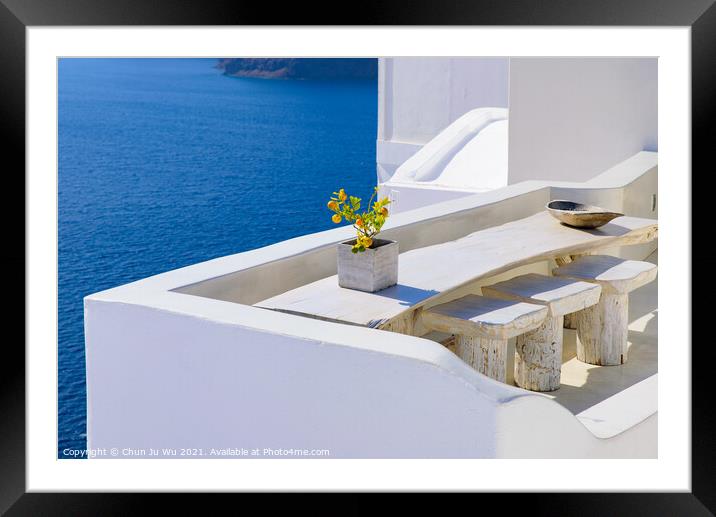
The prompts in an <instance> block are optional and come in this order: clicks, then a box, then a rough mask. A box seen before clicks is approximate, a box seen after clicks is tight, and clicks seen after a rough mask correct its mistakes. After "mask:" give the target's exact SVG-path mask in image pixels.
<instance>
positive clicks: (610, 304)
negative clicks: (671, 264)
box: [553, 255, 657, 366]
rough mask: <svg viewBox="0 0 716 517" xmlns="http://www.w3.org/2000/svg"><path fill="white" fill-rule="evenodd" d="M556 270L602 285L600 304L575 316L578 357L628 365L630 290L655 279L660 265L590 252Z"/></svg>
mask: <svg viewBox="0 0 716 517" xmlns="http://www.w3.org/2000/svg"><path fill="white" fill-rule="evenodd" d="M553 273H554V274H555V275H556V276H560V277H567V278H574V279H580V280H588V281H590V282H596V283H598V284H599V285H601V286H602V296H601V299H600V301H599V303H598V304H597V305H594V306H592V307H589V308H587V309H584V310H582V311H579V312H577V313H575V315H574V318H573V319H574V322H575V326H576V328H577V359H579V360H580V361H582V362H585V363H589V364H597V365H602V366H609V365H619V364H624V363H625V362H626V361H627V346H628V343H627V336H628V326H629V292H630V291H633V290H634V289H637V288H639V287H641V286H642V285H644V284H647V283H649V282H651V281H652V280H654V279H655V278H656V274H657V266H656V265H655V264H652V263H650V262H642V261H638V260H624V259H621V258H618V257H611V256H608V255H588V256H584V257H579V258H577V259H575V260H574V261H573V262H570V263H569V264H566V265H564V266H561V267H558V268H556V269H555V270H554V271H553Z"/></svg>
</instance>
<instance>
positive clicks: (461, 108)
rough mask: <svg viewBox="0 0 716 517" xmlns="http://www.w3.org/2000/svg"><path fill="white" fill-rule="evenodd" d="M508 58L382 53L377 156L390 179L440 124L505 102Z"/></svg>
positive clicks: (381, 176)
mask: <svg viewBox="0 0 716 517" xmlns="http://www.w3.org/2000/svg"><path fill="white" fill-rule="evenodd" d="M508 69H509V60H508V58H445V57H434V58H433V57H399V58H381V59H380V61H379V79H378V142H377V161H378V177H379V179H380V181H385V180H387V179H388V178H389V177H390V176H391V175H392V173H393V172H394V171H395V169H396V168H397V166H398V165H400V164H401V163H403V162H404V161H405V160H406V159H408V158H409V157H410V156H411V155H412V154H413V153H414V152H415V151H417V150H418V149H419V148H420V147H421V146H422V145H423V144H425V143H426V142H427V141H428V140H430V139H431V138H432V137H434V136H435V135H437V134H438V133H439V132H440V131H441V130H442V129H444V128H445V127H447V126H448V124H450V123H451V122H453V121H455V120H456V119H457V118H458V117H460V116H461V115H463V114H465V113H466V112H467V111H469V110H471V109H474V108H482V107H500V108H506V107H507V94H508V72H509V70H508Z"/></svg>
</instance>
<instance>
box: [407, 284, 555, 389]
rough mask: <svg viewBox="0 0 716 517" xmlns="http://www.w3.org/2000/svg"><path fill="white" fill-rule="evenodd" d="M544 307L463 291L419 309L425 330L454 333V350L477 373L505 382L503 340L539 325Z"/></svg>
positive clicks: (542, 319) (505, 347)
mask: <svg viewBox="0 0 716 517" xmlns="http://www.w3.org/2000/svg"><path fill="white" fill-rule="evenodd" d="M546 317H547V308H546V307H544V306H542V305H537V304H533V303H523V302H514V301H506V300H496V299H492V298H486V297H484V296H476V295H472V294H471V295H467V296H464V297H462V298H459V299H457V300H453V301H451V302H447V303H443V304H441V305H436V306H435V307H432V308H430V309H428V310H424V311H422V314H421V318H422V322H423V324H424V325H425V327H426V328H427V329H428V330H438V331H441V332H449V333H451V334H455V352H456V354H457V355H458V357H460V359H462V360H463V361H465V362H466V363H467V364H469V365H470V366H472V367H473V368H475V369H476V370H477V371H479V372H480V373H483V374H485V375H487V376H488V377H491V378H493V379H495V380H498V381H501V382H505V376H506V374H507V340H508V339H510V338H511V337H514V336H517V335H519V334H523V333H525V332H529V331H530V330H533V329H535V328H537V327H539V326H540V325H541V324H542V322H543V321H544V319H545V318H546Z"/></svg>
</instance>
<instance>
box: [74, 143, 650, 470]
mask: <svg viewBox="0 0 716 517" xmlns="http://www.w3.org/2000/svg"><path fill="white" fill-rule="evenodd" d="M656 158H657V157H656V153H639V154H638V155H636V156H634V157H633V158H632V159H631V161H627V162H629V163H627V162H625V163H624V164H622V166H621V168H620V169H618V170H611V171H608V172H607V173H605V174H604V175H603V177H602V179H601V180H599V181H597V180H598V178H596V179H595V181H594V183H591V182H590V183H585V184H567V183H560V184H549V183H545V182H534V181H531V182H523V183H520V184H516V185H511V186H508V187H505V188H503V189H497V190H494V191H491V192H486V193H483V194H475V195H473V196H469V197H464V198H461V199H458V200H454V201H448V202H445V203H440V204H436V205H432V206H428V207H424V208H421V209H417V210H412V211H409V212H405V213H402V214H397V215H396V216H394V217H391V219H390V220H389V223H388V224H387V225H386V230H385V236H386V237H389V238H395V239H398V240H399V241H400V243H401V251H407V250H409V249H414V248H418V247H422V246H426V245H429V244H435V243H438V242H445V241H449V240H452V239H455V238H458V237H461V236H463V235H466V234H468V233H471V232H473V231H476V230H479V229H481V228H486V227H490V226H494V225H497V224H501V223H504V222H507V221H511V220H515V219H518V218H521V217H526V216H528V215H531V214H534V213H536V212H538V211H540V210H542V209H543V207H544V204H545V203H547V202H548V201H549V200H550V199H552V198H554V197H555V195H558V196H559V197H568V198H575V199H583V200H587V201H592V200H598V201H599V202H600V203H602V204H603V205H606V207H608V208H611V209H615V210H620V211H624V212H626V213H627V214H628V215H634V216H641V217H653V218H656V211H655V209H654V210H652V197H651V196H652V193H654V194H655V193H656V180H657V165H656ZM654 208H655V207H654ZM350 232H351V229H350V227H342V228H337V229H334V230H329V231H326V232H321V233H317V234H312V235H307V236H303V237H299V238H296V239H291V240H289V241H284V242H280V243H277V244H274V245H271V246H267V247H265V248H260V249H257V250H252V251H248V252H245V253H239V254H236V255H231V256H227V257H222V258H220V259H216V260H211V261H208V262H204V263H201V264H196V265H193V266H189V267H186V268H182V269H178V270H175V271H170V272H167V273H163V274H161V275H157V276H154V277H150V278H147V279H144V280H140V281H138V282H133V283H131V284H127V285H123V286H120V287H117V288H114V289H110V290H107V291H103V292H100V293H96V294H93V295H90V296H88V297H86V298H85V340H86V361H87V440H88V447H89V448H107V449H110V448H113V447H115V448H118V449H120V450H127V451H130V455H131V451H133V450H141V449H144V450H147V449H150V448H151V449H157V450H159V451H161V450H162V449H179V448H196V449H202V450H203V452H204V454H205V455H210V451H211V450H212V449H215V450H219V449H236V448H245V449H254V448H258V449H261V450H262V451H263V450H264V449H266V450H277V449H300V450H302V451H306V454H307V455H312V454H313V455H315V454H318V455H321V457H325V456H328V457H334V458H339V457H341V458H404V457H413V458H434V457H441V458H453V457H464V458H486V457H655V455H656V434H655V433H656V427H655V423H656V403H655V400H656V399H655V397H656V395H655V393H656V388H655V382H654V383H653V384H654V385H653V386H652V385H651V384H646V385H644V386H641V387H640V388H639V389H640V390H642V391H640V392H639V393H642V392H646V395H643V393H642V394H641V395H640V400H646V403H644V404H643V405H644V407H643V408H642V411H641V412H638V413H635V414H634V415H632V416H631V417H630V419H627V420H626V422H623V423H622V424H621V427H617V428H607V427H605V426H604V425H601V426H600V425H598V424H594V423H591V422H590V419H589V418H588V416H589V415H587V417H584V418H580V417H578V416H575V415H573V414H572V413H570V412H569V411H568V410H567V409H566V408H564V407H563V406H561V405H560V404H558V403H556V402H554V401H552V400H550V399H549V398H547V397H545V396H543V395H540V394H535V393H532V392H528V391H525V390H522V389H520V388H517V387H513V386H508V385H506V384H501V383H498V382H495V381H493V380H491V379H489V378H487V377H485V376H483V375H481V374H479V373H478V372H476V371H474V370H472V369H471V368H470V367H468V366H467V365H466V364H464V363H463V362H462V361H460V360H459V359H458V358H457V357H456V356H455V355H453V354H452V353H451V352H450V351H448V350H447V349H446V348H444V347H443V346H441V345H439V344H438V343H435V342H433V341H429V340H427V339H423V338H420V337H414V336H406V335H401V334H396V333H391V332H385V331H380V330H374V329H367V328H363V327H357V326H350V325H343V324H338V323H331V322H326V321H319V320H314V319H310V318H305V317H301V316H294V315H288V314H283V313H278V312H273V311H270V310H265V309H260V308H256V307H253V306H251V304H252V303H255V302H257V301H259V300H262V299H265V298H268V297H270V296H273V295H275V294H278V293H279V292H282V291H286V290H288V289H291V288H293V287H297V286H299V285H302V284H305V283H307V282H311V281H313V280H316V279H318V278H322V277H325V276H328V275H332V274H335V270H336V263H335V245H336V244H337V243H338V242H340V241H342V240H345V239H346V238H348V237H349V236H350ZM655 245H656V244H655V243H652V244H650V246H651V249H653V247H655ZM616 251H617V252H618V251H619V250H616ZM649 252H650V251H649V249H646V248H645V249H642V250H641V251H640V252H639V253H641V254H642V255H643V256H646V255H645V254H648V253H649ZM535 267H537V268H542V269H546V266H545V265H535ZM644 397H646V398H644ZM597 410H599V408H597V409H596V410H595V411H597ZM601 411H602V412H603V411H605V410H604V409H603V408H602V409H601ZM595 414H597V413H595ZM598 414H602V413H598ZM596 420H598V419H596ZM455 429H460V432H459V433H456V432H455ZM535 437H537V439H536V438H535ZM325 451H328V452H327V453H326V452H325ZM124 457H126V456H124ZM170 457H171V455H170ZM261 457H271V453H270V452H269V453H268V454H267V455H264V456H261ZM296 457H298V456H296Z"/></svg>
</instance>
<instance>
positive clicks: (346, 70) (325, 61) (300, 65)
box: [216, 58, 378, 79]
mask: <svg viewBox="0 0 716 517" xmlns="http://www.w3.org/2000/svg"><path fill="white" fill-rule="evenodd" d="M216 66H217V68H220V69H223V70H224V74H225V75H229V76H234V77H262V78H282V79H375V78H376V77H377V76H378V60H377V59H365V58H226V59H219V62H218V64H217V65H216Z"/></svg>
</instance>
